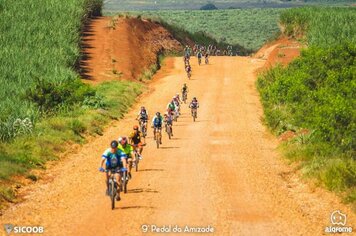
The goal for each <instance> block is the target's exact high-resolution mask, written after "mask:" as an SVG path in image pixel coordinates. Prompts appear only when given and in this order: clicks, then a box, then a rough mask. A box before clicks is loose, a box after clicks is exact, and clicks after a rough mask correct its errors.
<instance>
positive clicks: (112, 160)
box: [102, 148, 126, 169]
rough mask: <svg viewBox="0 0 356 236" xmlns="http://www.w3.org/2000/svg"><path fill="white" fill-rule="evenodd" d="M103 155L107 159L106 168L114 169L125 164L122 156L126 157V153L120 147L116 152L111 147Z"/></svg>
mask: <svg viewBox="0 0 356 236" xmlns="http://www.w3.org/2000/svg"><path fill="white" fill-rule="evenodd" d="M102 157H103V158H104V159H106V168H107V169H113V168H117V167H120V166H122V165H123V163H122V158H125V157H126V154H125V153H124V152H122V151H121V150H119V149H118V150H117V151H116V152H115V153H112V152H111V148H108V149H106V150H105V152H104V153H103V155H102Z"/></svg>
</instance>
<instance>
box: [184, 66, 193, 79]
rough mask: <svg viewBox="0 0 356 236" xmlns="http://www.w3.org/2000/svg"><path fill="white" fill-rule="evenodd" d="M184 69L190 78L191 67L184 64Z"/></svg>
mask: <svg viewBox="0 0 356 236" xmlns="http://www.w3.org/2000/svg"><path fill="white" fill-rule="evenodd" d="M185 71H186V72H187V76H188V78H190V76H191V74H192V67H191V66H190V65H189V64H188V65H186V66H185Z"/></svg>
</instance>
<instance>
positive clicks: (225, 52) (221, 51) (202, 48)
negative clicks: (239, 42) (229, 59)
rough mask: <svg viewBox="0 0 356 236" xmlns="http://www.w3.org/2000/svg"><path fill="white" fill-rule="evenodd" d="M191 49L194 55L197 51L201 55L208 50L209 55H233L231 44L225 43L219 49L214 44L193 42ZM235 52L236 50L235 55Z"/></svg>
mask: <svg viewBox="0 0 356 236" xmlns="http://www.w3.org/2000/svg"><path fill="white" fill-rule="evenodd" d="M192 51H193V53H194V54H195V55H197V54H198V52H199V51H200V52H201V53H202V54H203V55H205V54H206V52H208V54H209V55H211V56H233V55H234V51H233V47H232V45H227V46H226V48H223V49H220V48H218V47H217V46H216V45H212V44H209V45H208V46H204V45H199V44H195V45H194V46H193V50H192ZM237 54H238V52H236V55H237Z"/></svg>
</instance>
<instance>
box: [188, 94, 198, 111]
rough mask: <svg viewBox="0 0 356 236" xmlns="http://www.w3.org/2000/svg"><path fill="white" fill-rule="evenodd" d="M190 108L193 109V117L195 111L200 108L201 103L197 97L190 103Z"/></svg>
mask: <svg viewBox="0 0 356 236" xmlns="http://www.w3.org/2000/svg"><path fill="white" fill-rule="evenodd" d="M189 108H190V109H191V112H192V115H193V110H194V109H198V108H199V102H198V100H197V98H196V97H194V98H193V100H192V101H191V102H190V104H189Z"/></svg>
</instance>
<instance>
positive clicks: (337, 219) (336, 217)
mask: <svg viewBox="0 0 356 236" xmlns="http://www.w3.org/2000/svg"><path fill="white" fill-rule="evenodd" d="M330 220H331V223H332V224H333V225H342V226H345V225H346V215H345V214H342V213H341V212H340V211H339V210H338V211H334V212H333V213H331V216H330Z"/></svg>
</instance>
